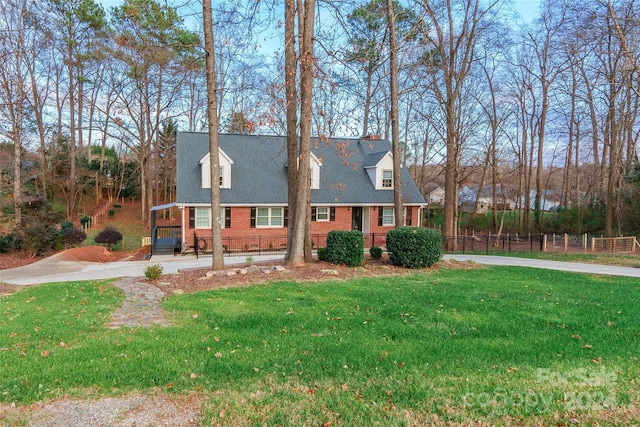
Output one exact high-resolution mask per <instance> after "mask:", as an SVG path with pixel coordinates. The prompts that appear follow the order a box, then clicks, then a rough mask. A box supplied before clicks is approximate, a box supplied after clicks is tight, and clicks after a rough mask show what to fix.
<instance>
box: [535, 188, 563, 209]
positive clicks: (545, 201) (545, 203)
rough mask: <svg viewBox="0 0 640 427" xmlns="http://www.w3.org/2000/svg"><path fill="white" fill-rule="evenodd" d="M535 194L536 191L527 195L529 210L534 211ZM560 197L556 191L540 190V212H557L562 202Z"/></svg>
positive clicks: (559, 193)
mask: <svg viewBox="0 0 640 427" xmlns="http://www.w3.org/2000/svg"><path fill="white" fill-rule="evenodd" d="M536 193H537V191H536V190H531V192H530V193H529V208H530V209H531V210H533V209H535V203H536ZM561 196H562V194H561V192H560V191H558V190H551V189H546V190H542V195H541V197H540V210H542V211H551V212H553V211H557V210H558V209H559V208H560V203H561V200H562V197H561Z"/></svg>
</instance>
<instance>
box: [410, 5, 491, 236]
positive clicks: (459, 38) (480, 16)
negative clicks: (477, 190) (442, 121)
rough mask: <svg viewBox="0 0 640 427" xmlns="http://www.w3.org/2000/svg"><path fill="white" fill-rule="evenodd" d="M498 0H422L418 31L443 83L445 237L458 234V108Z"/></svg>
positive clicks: (437, 88) (439, 96) (429, 61)
mask: <svg viewBox="0 0 640 427" xmlns="http://www.w3.org/2000/svg"><path fill="white" fill-rule="evenodd" d="M499 3H500V0H496V1H493V2H490V3H489V4H488V5H487V6H484V7H483V2H481V1H480V0H443V1H441V2H431V1H422V2H421V8H422V12H423V14H424V22H425V28H423V29H422V31H421V35H422V36H423V37H424V39H425V40H427V41H428V42H429V43H430V44H431V45H432V46H435V48H436V51H437V52H438V53H439V55H438V56H437V57H433V56H432V55H428V56H426V57H425V63H426V65H427V66H428V67H430V68H432V69H437V70H438V74H437V75H435V74H434V79H437V77H438V76H441V79H442V85H440V84H439V82H438V81H437V80H435V81H434V83H433V89H434V91H435V95H436V98H437V99H438V101H439V102H440V104H441V105H442V108H443V114H444V116H445V118H446V147H447V148H446V166H445V201H444V224H443V228H442V232H443V235H444V236H445V237H456V236H457V232H458V230H457V220H458V182H459V177H458V167H459V163H460V155H461V151H462V145H463V141H464V135H463V130H462V129H461V128H460V124H461V122H460V121H459V119H460V117H461V111H462V109H463V107H464V101H463V98H462V95H463V93H464V86H465V82H466V79H467V77H468V76H469V74H470V72H471V68H472V65H473V63H474V62H475V61H476V59H477V58H476V43H477V42H478V39H479V37H480V36H481V35H482V32H483V31H484V30H486V29H487V23H486V22H484V21H486V20H488V18H489V12H490V11H491V10H492V8H494V7H496V6H497V5H498V4H499ZM452 245H453V246H454V247H455V245H456V240H455V239H451V240H449V239H446V240H445V249H453V247H451V246H452Z"/></svg>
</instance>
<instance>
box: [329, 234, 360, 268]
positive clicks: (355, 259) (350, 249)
mask: <svg viewBox="0 0 640 427" xmlns="http://www.w3.org/2000/svg"><path fill="white" fill-rule="evenodd" d="M327 261H329V262H330V263H332V264H346V265H348V266H350V267H355V266H358V265H362V262H363V261H364V237H363V236H362V232H361V231H358V230H353V231H339V230H334V231H330V232H329V234H328V235H327Z"/></svg>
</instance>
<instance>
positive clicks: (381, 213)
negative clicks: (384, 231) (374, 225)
mask: <svg viewBox="0 0 640 427" xmlns="http://www.w3.org/2000/svg"><path fill="white" fill-rule="evenodd" d="M382 210H383V208H382V206H378V226H380V227H382V215H383V212H382Z"/></svg>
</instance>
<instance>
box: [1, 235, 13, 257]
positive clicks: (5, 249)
mask: <svg viewBox="0 0 640 427" xmlns="http://www.w3.org/2000/svg"><path fill="white" fill-rule="evenodd" d="M14 245H15V239H14V238H13V235H12V234H7V235H6V236H5V235H2V234H0V254H8V253H9V252H12V251H13V248H14Z"/></svg>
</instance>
